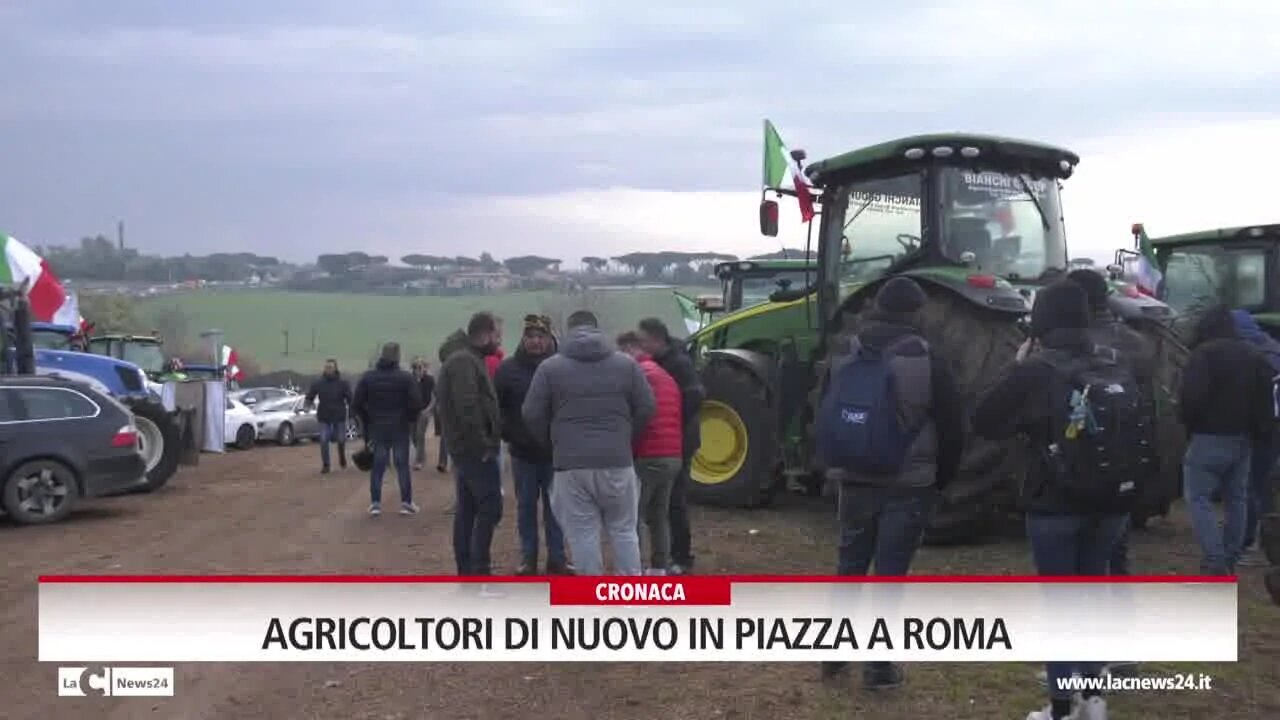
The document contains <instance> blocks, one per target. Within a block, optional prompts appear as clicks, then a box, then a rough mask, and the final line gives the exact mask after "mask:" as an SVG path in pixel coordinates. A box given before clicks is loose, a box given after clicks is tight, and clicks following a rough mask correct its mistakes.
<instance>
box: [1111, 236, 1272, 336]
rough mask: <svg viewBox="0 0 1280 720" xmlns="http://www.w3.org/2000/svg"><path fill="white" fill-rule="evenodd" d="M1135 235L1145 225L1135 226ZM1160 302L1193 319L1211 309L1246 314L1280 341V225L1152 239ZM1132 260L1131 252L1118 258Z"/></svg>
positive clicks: (1123, 253)
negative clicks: (1159, 278)
mask: <svg viewBox="0 0 1280 720" xmlns="http://www.w3.org/2000/svg"><path fill="white" fill-rule="evenodd" d="M1134 230H1135V233H1140V232H1142V231H1143V230H1142V226H1141V225H1136V226H1135V227H1134ZM1151 245H1152V247H1153V248H1154V250H1155V257H1156V265H1157V267H1158V269H1159V270H1160V273H1161V275H1162V276H1163V277H1162V282H1161V283H1160V287H1159V289H1158V291H1157V295H1158V297H1159V298H1160V300H1162V301H1164V302H1165V303H1167V304H1168V305H1169V306H1170V307H1171V308H1172V309H1173V310H1174V311H1175V312H1176V313H1177V314H1178V315H1180V316H1186V317H1188V318H1191V317H1194V316H1195V315H1196V314H1198V312H1199V311H1201V310H1204V309H1207V308H1208V307H1210V306H1212V305H1217V304H1224V305H1227V306H1228V307H1231V308H1239V309H1243V310H1248V311H1249V312H1250V313H1252V314H1253V315H1254V317H1255V318H1257V320H1258V324H1259V325H1262V326H1263V327H1264V328H1266V329H1267V331H1268V332H1269V333H1271V334H1272V335H1273V336H1280V224H1272V225H1249V226H1244V227H1232V228H1219V229H1216V230H1203V231H1199V232H1192V233H1185V234H1181V235H1172V236H1167V237H1160V238H1151ZM1120 255H1122V256H1123V257H1120V258H1117V260H1128V259H1129V258H1130V257H1132V255H1133V254H1132V253H1125V252H1123V251H1122V253H1120ZM1118 264H1122V265H1123V264H1125V263H1118Z"/></svg>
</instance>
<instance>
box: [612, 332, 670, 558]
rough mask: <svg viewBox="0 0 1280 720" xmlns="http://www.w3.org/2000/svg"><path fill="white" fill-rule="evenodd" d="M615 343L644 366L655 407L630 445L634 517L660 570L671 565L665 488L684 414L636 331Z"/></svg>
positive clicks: (660, 369)
mask: <svg viewBox="0 0 1280 720" xmlns="http://www.w3.org/2000/svg"><path fill="white" fill-rule="evenodd" d="M618 349H619V350H621V351H622V352H624V353H627V354H628V355H630V356H631V357H633V358H635V360H636V362H637V363H639V364H640V369H641V370H643V371H644V376H645V379H646V380H648V381H649V387H650V388H652V389H653V397H654V399H655V400H656V401H657V409H656V410H655V411H654V413H653V418H652V419H651V420H650V421H649V424H648V426H646V427H645V428H644V430H643V432H641V433H639V434H638V435H637V437H636V441H635V443H634V444H633V446H632V451H633V452H634V454H635V458H636V461H635V462H636V476H637V477H638V478H640V522H641V523H643V524H645V525H648V526H649V548H650V564H649V571H648V573H647V574H649V575H666V574H667V568H668V567H669V566H670V565H671V521H670V518H671V516H670V504H671V488H672V486H673V485H675V481H676V477H677V476H678V475H679V474H680V467H681V462H682V458H683V449H684V438H683V435H684V422H683V420H684V416H683V412H682V410H681V406H680V404H681V397H680V386H679V385H677V384H676V381H675V378H673V377H671V375H670V374H668V373H667V371H666V370H663V369H662V368H661V367H660V366H659V365H658V363H656V362H654V360H653V358H652V357H650V356H649V355H648V354H647V353H645V352H644V351H643V350H641V349H640V336H639V335H638V334H636V333H634V332H625V333H623V334H621V335H619V336H618Z"/></svg>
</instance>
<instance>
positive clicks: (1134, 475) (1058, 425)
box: [1039, 351, 1157, 514]
mask: <svg viewBox="0 0 1280 720" xmlns="http://www.w3.org/2000/svg"><path fill="white" fill-rule="evenodd" d="M1039 359H1040V360H1041V361H1043V362H1045V363H1047V364H1048V365H1049V366H1050V367H1052V368H1053V369H1054V375H1055V379H1054V383H1053V386H1052V387H1051V388H1050V392H1051V393H1052V405H1051V409H1050V415H1049V428H1050V435H1049V443H1048V446H1047V447H1045V448H1042V449H1041V450H1042V452H1043V453H1044V457H1045V461H1046V466H1047V469H1048V470H1049V478H1048V480H1049V482H1052V483H1053V484H1054V485H1056V486H1057V488H1058V489H1059V490H1060V491H1061V493H1062V494H1063V496H1064V497H1065V498H1066V499H1067V500H1068V501H1070V502H1071V503H1072V504H1073V505H1075V506H1076V507H1077V508H1079V510H1080V511H1081V512H1086V513H1091V514H1092V513H1099V514H1112V513H1126V512H1129V511H1130V510H1132V509H1133V507H1134V505H1135V503H1136V501H1137V499H1138V498H1139V497H1140V496H1141V492H1142V487H1141V485H1142V483H1143V482H1144V481H1145V479H1146V478H1149V477H1152V474H1153V472H1154V471H1155V468H1156V463H1157V457H1156V454H1155V451H1154V450H1155V434H1154V428H1153V425H1152V423H1151V418H1149V417H1148V416H1147V413H1145V412H1143V408H1144V406H1143V402H1142V396H1141V390H1140V388H1139V387H1138V382H1137V380H1136V379H1135V378H1134V376H1133V372H1132V371H1131V370H1130V369H1129V368H1128V367H1127V366H1126V365H1125V364H1122V363H1120V362H1117V359H1116V358H1115V356H1114V354H1113V353H1096V354H1092V355H1089V356H1084V357H1071V356H1067V355H1065V354H1063V353H1059V352H1055V351H1046V352H1044V353H1043V354H1041V355H1040V357H1039Z"/></svg>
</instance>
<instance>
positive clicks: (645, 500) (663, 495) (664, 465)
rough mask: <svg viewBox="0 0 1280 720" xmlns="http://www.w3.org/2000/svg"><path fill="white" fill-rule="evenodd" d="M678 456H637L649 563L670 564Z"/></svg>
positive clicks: (658, 567) (655, 566) (660, 567)
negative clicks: (673, 493)
mask: <svg viewBox="0 0 1280 720" xmlns="http://www.w3.org/2000/svg"><path fill="white" fill-rule="evenodd" d="M680 465H681V460H680V458H678V457H673V458H661V457H642V458H637V459H636V475H637V476H638V477H639V478H640V513H639V514H640V522H641V523H643V524H644V525H648V526H649V567H651V568H653V569H654V570H666V569H667V568H668V567H669V566H670V565H671V488H672V486H673V485H675V482H676V476H677V475H679V474H680Z"/></svg>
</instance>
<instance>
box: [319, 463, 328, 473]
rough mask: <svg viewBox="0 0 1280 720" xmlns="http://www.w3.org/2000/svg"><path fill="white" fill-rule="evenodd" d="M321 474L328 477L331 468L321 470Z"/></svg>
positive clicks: (326, 467)
mask: <svg viewBox="0 0 1280 720" xmlns="http://www.w3.org/2000/svg"><path fill="white" fill-rule="evenodd" d="M320 474H321V475H328V474H329V467H328V466H327V465H326V466H325V467H322V468H320Z"/></svg>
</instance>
